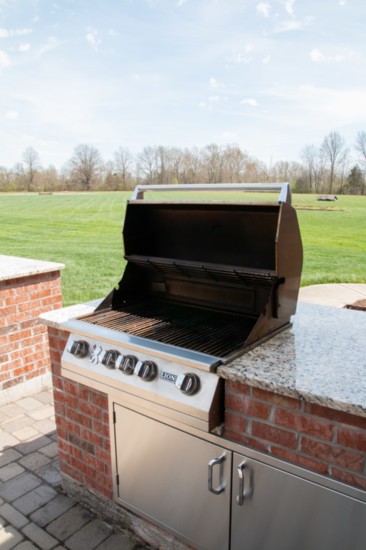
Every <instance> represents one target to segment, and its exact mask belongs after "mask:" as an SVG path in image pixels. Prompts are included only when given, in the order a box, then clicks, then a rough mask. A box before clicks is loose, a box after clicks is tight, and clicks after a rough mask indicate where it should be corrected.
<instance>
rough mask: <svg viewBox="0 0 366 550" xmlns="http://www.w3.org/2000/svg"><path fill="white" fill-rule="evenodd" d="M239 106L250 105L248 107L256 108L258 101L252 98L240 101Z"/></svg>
mask: <svg viewBox="0 0 366 550" xmlns="http://www.w3.org/2000/svg"><path fill="white" fill-rule="evenodd" d="M240 105H250V107H258V101H257V100H256V99H254V98H252V97H248V98H246V99H242V100H241V101H240Z"/></svg>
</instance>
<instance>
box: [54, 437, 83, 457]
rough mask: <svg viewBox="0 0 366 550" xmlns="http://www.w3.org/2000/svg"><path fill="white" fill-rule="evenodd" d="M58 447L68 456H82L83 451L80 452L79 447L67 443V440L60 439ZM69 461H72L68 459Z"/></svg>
mask: <svg viewBox="0 0 366 550" xmlns="http://www.w3.org/2000/svg"><path fill="white" fill-rule="evenodd" d="M58 447H59V449H61V450H62V451H64V452H65V453H67V454H68V455H69V456H70V457H75V458H78V459H80V460H81V459H82V457H83V453H82V451H81V449H79V448H78V447H75V445H72V444H70V443H68V442H67V441H64V440H63V439H60V440H59V441H58ZM70 462H72V461H71V460H70Z"/></svg>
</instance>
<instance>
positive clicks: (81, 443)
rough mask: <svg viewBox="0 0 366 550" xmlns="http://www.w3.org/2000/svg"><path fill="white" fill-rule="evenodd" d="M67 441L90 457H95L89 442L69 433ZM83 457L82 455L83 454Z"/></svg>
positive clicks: (92, 446)
mask: <svg viewBox="0 0 366 550" xmlns="http://www.w3.org/2000/svg"><path fill="white" fill-rule="evenodd" d="M68 441H69V442H70V443H71V444H72V445H74V447H77V448H78V449H80V450H81V451H85V452H86V453H88V454H90V455H93V456H94V455H95V447H94V445H93V444H92V443H90V441H85V440H83V439H82V438H81V437H78V436H77V435H75V434H72V433H70V434H69V435H68ZM83 455H84V453H83Z"/></svg>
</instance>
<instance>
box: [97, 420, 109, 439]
mask: <svg viewBox="0 0 366 550" xmlns="http://www.w3.org/2000/svg"><path fill="white" fill-rule="evenodd" d="M93 430H94V431H96V432H97V433H98V434H100V435H102V436H104V437H108V438H109V426H108V424H102V423H101V422H98V420H93Z"/></svg>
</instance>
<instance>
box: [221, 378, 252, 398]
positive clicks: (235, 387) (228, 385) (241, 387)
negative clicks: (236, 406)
mask: <svg viewBox="0 0 366 550" xmlns="http://www.w3.org/2000/svg"><path fill="white" fill-rule="evenodd" d="M232 392H233V393H240V394H245V395H248V394H249V386H246V385H245V384H241V383H240V382H232V381H231V380H225V393H232Z"/></svg>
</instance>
